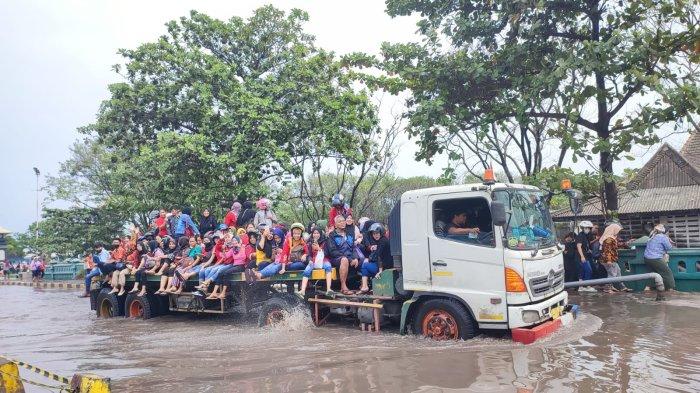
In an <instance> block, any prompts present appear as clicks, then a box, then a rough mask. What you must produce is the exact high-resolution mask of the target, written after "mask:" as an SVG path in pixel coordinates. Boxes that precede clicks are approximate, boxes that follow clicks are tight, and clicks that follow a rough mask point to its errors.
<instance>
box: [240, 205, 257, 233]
mask: <svg viewBox="0 0 700 393" xmlns="http://www.w3.org/2000/svg"><path fill="white" fill-rule="evenodd" d="M254 218H255V209H253V203H252V202H250V201H245V202H243V206H242V210H241V214H239V215H238V221H237V225H238V226H240V227H243V226H247V225H248V224H250V223H252V222H253V219H254ZM256 229H257V227H256Z"/></svg>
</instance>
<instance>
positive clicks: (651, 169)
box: [553, 131, 700, 247]
mask: <svg viewBox="0 0 700 393" xmlns="http://www.w3.org/2000/svg"><path fill="white" fill-rule="evenodd" d="M553 218H554V221H555V222H560V223H565V222H572V221H573V214H572V212H571V210H569V209H563V210H559V211H556V212H554V213H553ZM578 219H579V220H590V221H592V222H594V223H598V224H602V223H603V222H604V220H605V217H604V212H603V210H602V204H601V201H600V199H598V198H594V199H591V200H589V201H587V202H586V203H584V206H583V211H582V212H581V214H580V215H579V216H578ZM619 219H620V223H621V224H622V226H623V232H622V233H623V236H625V237H628V238H638V237H641V236H644V235H648V234H649V231H650V230H651V228H653V225H654V224H655V223H659V222H660V223H663V224H664V225H665V226H666V228H667V229H668V230H669V235H670V236H671V238H672V239H673V240H674V241H675V242H676V243H677V245H678V247H700V132H698V131H695V132H693V133H692V134H690V137H689V138H688V140H687V141H686V142H685V144H684V145H683V148H681V151H680V152H679V151H677V150H676V149H674V148H673V147H671V146H670V145H668V144H667V143H664V144H663V145H662V146H661V147H660V148H659V150H658V151H657V152H656V153H655V154H654V156H653V157H651V159H650V160H649V161H648V162H647V163H646V164H645V165H644V167H642V168H641V169H640V170H639V173H638V174H637V176H636V177H635V178H634V179H633V180H632V181H631V182H630V184H629V186H628V189H627V190H625V191H624V192H621V193H620V195H619Z"/></svg>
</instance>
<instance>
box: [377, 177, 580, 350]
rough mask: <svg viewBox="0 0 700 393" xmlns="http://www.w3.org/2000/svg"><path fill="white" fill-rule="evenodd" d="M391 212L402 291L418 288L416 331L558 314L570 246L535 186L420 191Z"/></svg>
mask: <svg viewBox="0 0 700 393" xmlns="http://www.w3.org/2000/svg"><path fill="white" fill-rule="evenodd" d="M392 216H393V217H390V228H391V230H392V252H393V253H394V258H395V261H397V262H399V265H400V266H401V277H402V286H403V288H402V289H403V291H405V293H410V294H412V297H411V299H410V300H409V301H407V302H406V303H405V304H404V310H403V312H402V313H403V314H407V315H404V316H402V321H403V322H406V323H411V322H412V323H413V329H414V331H417V332H422V333H423V334H424V335H429V336H433V337H434V338H435V336H436V335H438V336H439V335H444V336H445V337H442V338H457V337H459V338H469V337H470V336H472V335H473V334H475V332H476V329H477V328H481V329H514V328H520V327H526V326H533V325H536V324H539V323H541V322H544V321H547V320H549V319H551V318H557V317H558V316H559V315H560V314H561V312H562V311H563V309H564V307H565V306H566V305H567V303H568V297H567V293H566V291H564V261H563V253H562V249H561V248H560V246H559V245H558V243H557V239H556V236H555V231H554V224H553V222H552V219H551V217H550V213H549V206H548V204H547V203H546V194H545V193H544V192H543V191H541V190H539V189H538V188H536V187H533V186H527V185H522V184H506V183H494V184H490V185H485V184H466V185H459V186H448V187H438V188H426V189H420V190H413V191H408V192H406V193H404V194H403V196H402V197H401V201H400V203H399V204H398V205H397V207H396V208H395V209H394V211H392ZM399 217H400V219H398V220H397V218H399ZM465 218H466V220H465ZM397 221H398V222H397ZM399 228H400V230H399ZM396 232H400V233H399V234H396ZM466 232H469V233H466ZM460 308H461V310H460ZM465 312H466V313H465ZM404 317H406V318H404ZM404 319H406V320H405V321H404ZM460 319H464V320H460ZM402 325H403V323H402ZM402 329H403V326H402ZM455 335H456V336H457V337H453V336H455ZM437 338H441V337H437Z"/></svg>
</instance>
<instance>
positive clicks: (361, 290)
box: [357, 288, 369, 295]
mask: <svg viewBox="0 0 700 393" xmlns="http://www.w3.org/2000/svg"><path fill="white" fill-rule="evenodd" d="M357 293H358V294H360V295H367V294H369V288H367V289H360V291H359V292H357Z"/></svg>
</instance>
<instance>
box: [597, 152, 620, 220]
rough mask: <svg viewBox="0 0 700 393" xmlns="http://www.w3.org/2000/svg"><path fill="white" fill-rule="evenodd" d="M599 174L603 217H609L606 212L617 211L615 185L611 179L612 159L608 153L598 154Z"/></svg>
mask: <svg viewBox="0 0 700 393" xmlns="http://www.w3.org/2000/svg"><path fill="white" fill-rule="evenodd" d="M600 172H601V174H602V175H603V198H604V199H605V209H606V212H605V216H606V217H607V218H612V217H610V216H611V214H609V213H608V211H610V212H613V214H615V213H616V212H617V210H618V209H619V206H618V203H617V202H618V201H617V184H615V179H614V178H613V159H612V156H611V155H610V152H605V151H602V152H600Z"/></svg>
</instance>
